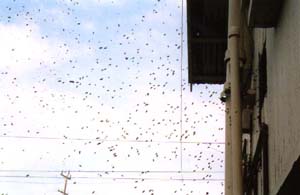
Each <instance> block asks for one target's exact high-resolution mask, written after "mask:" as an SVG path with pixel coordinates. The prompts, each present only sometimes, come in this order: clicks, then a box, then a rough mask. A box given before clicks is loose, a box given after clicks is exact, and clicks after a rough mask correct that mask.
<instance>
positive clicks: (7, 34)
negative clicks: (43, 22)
mask: <svg viewBox="0 0 300 195" xmlns="http://www.w3.org/2000/svg"><path fill="white" fill-rule="evenodd" d="M0 42H1V46H0V52H1V54H2V55H1V56H2V57H1V64H0V70H1V71H8V72H10V73H12V74H16V75H20V74H23V73H26V72H29V71H32V70H34V69H36V68H39V67H40V66H41V64H47V65H49V64H51V65H54V64H58V63H57V60H58V61H59V59H61V58H60V57H62V56H63V55H64V57H67V56H68V54H66V53H62V49H59V48H58V47H57V45H59V41H58V40H53V39H51V40H49V39H47V38H46V37H43V35H41V33H40V30H39V27H38V26H37V25H34V24H31V25H30V27H26V26H21V25H15V24H10V25H5V24H0ZM55 61H56V63H54V62H55Z"/></svg>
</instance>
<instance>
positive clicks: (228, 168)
mask: <svg viewBox="0 0 300 195" xmlns="http://www.w3.org/2000/svg"><path fill="white" fill-rule="evenodd" d="M225 64H226V82H225V84H224V90H223V92H222V93H223V95H222V97H223V98H221V100H222V101H223V102H225V195H232V147H231V119H230V57H229V52H228V50H227V51H226V53H225Z"/></svg>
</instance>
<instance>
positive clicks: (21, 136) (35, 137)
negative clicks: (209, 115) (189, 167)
mask: <svg viewBox="0 0 300 195" xmlns="http://www.w3.org/2000/svg"><path fill="white" fill-rule="evenodd" d="M0 138H11V139H40V140H64V141H95V142H96V141H98V142H128V143H164V144H181V143H182V144H204V145H211V144H217V145H222V144H225V142H209V141H207V142H206V141H172V140H151V139H150V140H124V139H100V138H94V139H93V138H63V137H46V136H45V137H39V136H23V135H0Z"/></svg>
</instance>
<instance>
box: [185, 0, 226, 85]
mask: <svg viewBox="0 0 300 195" xmlns="http://www.w3.org/2000/svg"><path fill="white" fill-rule="evenodd" d="M187 21H188V22H187V28H188V69H189V83H191V84H203V83H208V84H222V83H224V82H225V77H226V67H225V63H224V56H225V51H226V48H227V26H228V0H187Z"/></svg>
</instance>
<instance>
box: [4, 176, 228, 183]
mask: <svg viewBox="0 0 300 195" xmlns="http://www.w3.org/2000/svg"><path fill="white" fill-rule="evenodd" d="M0 178H18V179H19V178H22V179H61V177H58V176H21V175H3V176H0ZM72 178H73V179H88V180H135V181H137V180H141V181H147V180H159V181H223V180H224V179H223V178H203V177H202V178H178V177H168V178H167V177H165V178H164V177H99V176H98V177H88V176H77V177H72ZM0 182H1V180H0Z"/></svg>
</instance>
